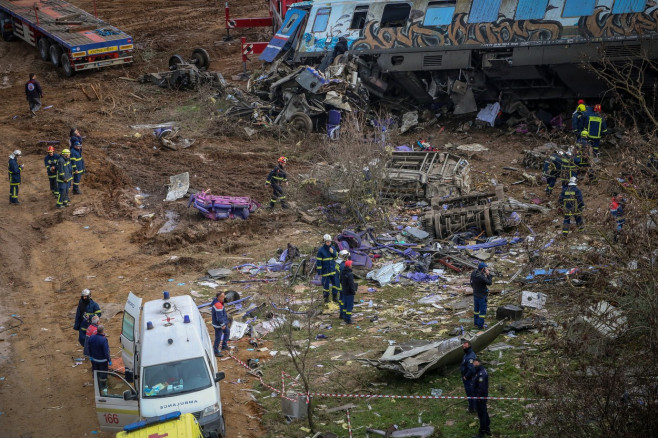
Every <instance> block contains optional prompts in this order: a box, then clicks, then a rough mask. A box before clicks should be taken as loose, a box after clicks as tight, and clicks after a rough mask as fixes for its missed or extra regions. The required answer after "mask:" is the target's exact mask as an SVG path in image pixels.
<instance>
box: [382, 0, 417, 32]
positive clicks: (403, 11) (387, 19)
mask: <svg viewBox="0 0 658 438" xmlns="http://www.w3.org/2000/svg"><path fill="white" fill-rule="evenodd" d="M410 13H411V5H410V4H409V3H391V4H388V5H386V6H384V13H383V14H382V21H381V24H380V27H404V26H405V25H406V24H407V20H409V14H410Z"/></svg>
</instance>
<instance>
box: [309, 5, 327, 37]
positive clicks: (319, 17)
mask: <svg viewBox="0 0 658 438" xmlns="http://www.w3.org/2000/svg"><path fill="white" fill-rule="evenodd" d="M329 14H331V8H320V9H318V13H317V14H315V21H314V22H313V30H311V32H324V31H325V30H327V24H328V23H329Z"/></svg>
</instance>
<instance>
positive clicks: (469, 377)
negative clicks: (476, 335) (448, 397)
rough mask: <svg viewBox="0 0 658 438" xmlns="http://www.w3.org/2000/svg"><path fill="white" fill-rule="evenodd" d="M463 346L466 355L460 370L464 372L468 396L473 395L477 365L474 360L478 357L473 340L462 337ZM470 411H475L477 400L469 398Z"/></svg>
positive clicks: (465, 388) (463, 380)
mask: <svg viewBox="0 0 658 438" xmlns="http://www.w3.org/2000/svg"><path fill="white" fill-rule="evenodd" d="M462 348H463V349H464V357H463V358H462V363H461V365H459V371H461V373H462V382H464V390H465V391H466V397H473V396H474V394H473V377H475V366H474V365H473V361H474V360H476V359H477V356H476V355H475V352H474V351H473V348H471V342H470V341H469V340H468V339H462ZM468 412H471V413H473V412H475V400H473V399H470V398H469V399H468Z"/></svg>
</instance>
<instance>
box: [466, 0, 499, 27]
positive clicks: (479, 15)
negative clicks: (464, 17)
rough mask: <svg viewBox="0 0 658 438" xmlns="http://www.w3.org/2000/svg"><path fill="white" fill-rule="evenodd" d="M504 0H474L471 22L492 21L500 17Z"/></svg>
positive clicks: (469, 19)
mask: <svg viewBox="0 0 658 438" xmlns="http://www.w3.org/2000/svg"><path fill="white" fill-rule="evenodd" d="M501 2H502V0H473V5H472V6H471V13H470V14H468V22H469V23H491V22H493V21H496V20H497V19H498V11H499V10H500V3H501Z"/></svg>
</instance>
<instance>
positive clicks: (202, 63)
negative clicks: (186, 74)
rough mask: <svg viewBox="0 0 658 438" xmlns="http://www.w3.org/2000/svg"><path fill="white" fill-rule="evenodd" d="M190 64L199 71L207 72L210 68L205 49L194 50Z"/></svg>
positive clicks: (208, 57) (208, 56)
mask: <svg viewBox="0 0 658 438" xmlns="http://www.w3.org/2000/svg"><path fill="white" fill-rule="evenodd" d="M192 63H193V64H195V65H196V68H198V69H199V70H207V69H208V66H210V55H208V52H207V51H206V50H205V49H194V50H193V51H192Z"/></svg>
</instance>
